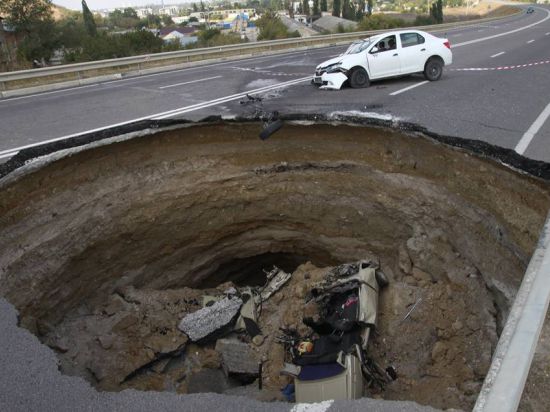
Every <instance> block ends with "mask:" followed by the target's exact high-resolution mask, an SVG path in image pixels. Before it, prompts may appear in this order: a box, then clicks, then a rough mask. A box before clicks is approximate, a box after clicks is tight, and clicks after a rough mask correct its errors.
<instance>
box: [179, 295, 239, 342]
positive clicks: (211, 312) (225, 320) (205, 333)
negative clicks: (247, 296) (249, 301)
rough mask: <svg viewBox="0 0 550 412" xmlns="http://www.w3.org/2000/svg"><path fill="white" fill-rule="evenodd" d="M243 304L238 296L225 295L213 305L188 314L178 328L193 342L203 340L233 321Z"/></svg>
mask: <svg viewBox="0 0 550 412" xmlns="http://www.w3.org/2000/svg"><path fill="white" fill-rule="evenodd" d="M242 304H243V301H242V299H241V298H239V297H237V296H228V297H225V298H223V299H221V300H219V301H217V302H214V304H212V305H211V306H206V307H204V308H202V309H199V310H197V311H196V312H193V313H190V314H188V315H186V316H185V317H184V318H183V319H182V320H181V321H180V323H179V325H178V328H179V330H181V331H182V332H183V333H185V334H186V335H187V336H189V339H191V340H192V341H193V342H196V341H199V340H203V339H205V338H207V337H209V336H210V335H213V334H215V332H217V331H218V330H220V329H222V328H223V327H224V326H226V325H228V324H230V323H231V322H233V321H234V320H235V319H236V316H237V315H238V314H239V310H240V309H241V306H242Z"/></svg>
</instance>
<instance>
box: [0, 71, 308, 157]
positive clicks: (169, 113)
mask: <svg viewBox="0 0 550 412" xmlns="http://www.w3.org/2000/svg"><path fill="white" fill-rule="evenodd" d="M310 80H311V76H307V77H302V78H300V79H296V80H290V81H288V82H283V83H278V84H274V85H271V86H266V87H260V88H259V89H253V90H247V91H245V92H242V93H237V94H232V95H229V96H225V97H220V98H218V99H214V100H209V101H206V102H203V103H198V104H194V105H191V106H186V107H180V108H178V109H173V110H168V111H166V112H161V113H156V114H152V115H149V116H144V117H139V118H137V119H132V120H127V121H125V122H120V123H116V124H110V125H108V126H103V127H98V128H97V129H91V130H85V131H83V132H78V133H73V134H70V135H67V136H62V137H56V138H54V139H49V140H44V141H42V142H38V143H32V144H29V145H26V146H21V147H16V148H13V149H7V150H3V151H0V159H3V158H5V157H11V156H14V155H16V154H17V153H18V152H19V151H20V150H23V149H28V148H31V147H36V146H40V145H43V144H47V143H53V142H59V141H61V140H67V139H71V138H73V137H77V136H82V135H85V134H88V133H94V132H99V131H102V130H106V129H110V128H112V127H118V126H124V125H127V124H130V123H134V122H139V121H141V120H151V119H154V120H160V119H167V118H169V117H172V116H177V115H179V114H183V113H188V112H192V111H195V110H199V109H203V108H205V107H210V106H215V105H217V104H221V103H226V102H229V101H232V100H237V99H240V98H243V97H245V96H246V95H247V94H258V93H263V92H267V91H270V90H275V89H281V88H285V87H287V86H292V85H295V84H298V83H302V82H305V81H310Z"/></svg>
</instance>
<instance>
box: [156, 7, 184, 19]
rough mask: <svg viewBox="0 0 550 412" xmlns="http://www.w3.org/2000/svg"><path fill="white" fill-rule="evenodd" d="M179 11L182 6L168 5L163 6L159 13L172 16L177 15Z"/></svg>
mask: <svg viewBox="0 0 550 412" xmlns="http://www.w3.org/2000/svg"><path fill="white" fill-rule="evenodd" d="M179 13H180V8H179V7H177V6H168V7H163V8H161V9H159V14H160V15H161V16H170V17H172V16H177V15H178V14H179Z"/></svg>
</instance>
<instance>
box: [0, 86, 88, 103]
mask: <svg viewBox="0 0 550 412" xmlns="http://www.w3.org/2000/svg"><path fill="white" fill-rule="evenodd" d="M97 86H99V83H96V84H89V85H87V86H76V87H71V88H70V89H63V90H53V91H51V92H43V93H37V94H29V95H26V96H19V97H12V98H10V99H0V103H4V102H13V101H14V100H21V99H28V98H29V97H34V96H38V95H40V96H44V95H46V94H54V93H61V92H70V91H71V90H78V89H86V88H88V87H97Z"/></svg>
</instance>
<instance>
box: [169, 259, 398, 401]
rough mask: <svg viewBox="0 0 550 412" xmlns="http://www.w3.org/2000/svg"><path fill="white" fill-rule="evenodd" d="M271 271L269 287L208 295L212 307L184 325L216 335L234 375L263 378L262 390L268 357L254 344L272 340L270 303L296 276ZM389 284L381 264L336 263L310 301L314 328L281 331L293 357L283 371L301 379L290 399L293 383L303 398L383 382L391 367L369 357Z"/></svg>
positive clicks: (207, 337) (194, 333)
mask: <svg viewBox="0 0 550 412" xmlns="http://www.w3.org/2000/svg"><path fill="white" fill-rule="evenodd" d="M266 276H267V282H266V284H265V286H264V287H263V288H258V287H257V288H252V287H245V288H235V287H230V288H228V289H227V290H225V291H224V293H223V294H222V295H220V296H204V297H203V306H204V307H203V308H202V309H199V310H197V311H195V312H193V313H190V314H187V315H186V316H185V317H184V318H183V319H182V320H181V322H180V324H179V329H180V330H181V331H182V332H184V333H185V334H186V335H187V336H188V337H189V339H190V340H191V341H193V342H197V343H199V344H200V343H207V342H208V341H213V340H216V343H215V350H216V351H217V352H218V353H220V355H221V363H222V367H223V371H224V373H225V374H226V375H227V376H228V377H232V378H234V379H235V378H236V379H238V380H239V381H240V382H242V383H243V384H248V383H252V382H253V381H254V380H256V379H258V380H259V381H258V386H259V387H260V388H261V386H262V377H261V374H262V361H261V358H260V356H259V355H258V354H257V352H256V351H254V346H259V345H261V343H262V342H263V340H264V339H265V337H264V336H263V334H262V330H261V327H260V324H261V322H260V318H261V307H262V303H264V302H266V301H267V300H268V299H270V298H271V297H272V296H274V295H275V294H276V293H277V292H278V291H279V290H280V289H281V288H283V287H284V285H285V284H286V283H287V282H288V281H289V280H290V278H291V274H289V273H286V272H284V271H282V270H280V269H278V268H277V267H275V268H274V269H273V270H272V271H270V272H267V273H266ZM386 284H387V279H386V277H385V275H384V274H383V273H382V272H381V271H380V270H379V267H378V264H376V263H374V262H371V261H361V262H357V263H351V264H344V265H340V266H337V267H335V268H333V269H331V270H330V271H328V273H326V275H325V277H324V278H323V279H321V280H320V281H319V282H317V283H315V284H314V285H313V287H312V288H310V290H309V291H308V292H307V293H306V296H305V297H304V298H305V299H304V306H306V305H308V304H309V303H313V304H314V305H315V307H316V310H315V311H313V312H311V311H310V312H309V315H311V316H304V317H303V318H302V319H301V321H302V322H303V324H304V325H305V326H306V327H307V329H306V330H307V332H306V333H305V334H301V333H299V332H298V331H297V330H296V329H295V328H284V327H280V330H282V331H283V334H282V335H281V336H278V337H276V341H277V342H279V343H282V344H283V345H284V347H285V352H286V353H287V356H286V358H287V359H286V360H288V362H286V363H285V365H284V367H283V368H282V370H281V374H283V375H287V376H291V377H292V378H293V379H294V385H287V388H286V391H285V393H286V397H287V399H288V400H292V389H294V390H295V400H296V401H297V402H319V401H322V400H327V399H357V398H360V397H362V396H363V394H364V385H365V383H367V384H369V385H372V384H377V385H379V386H382V385H383V384H384V383H385V382H386V381H387V380H388V375H387V373H386V371H384V370H383V369H382V368H380V367H378V366H377V365H376V364H375V363H374V362H373V361H372V360H371V359H369V357H368V355H367V345H368V342H369V336H370V334H371V333H372V330H373V328H375V327H376V323H377V307H378V293H379V290H380V287H383V286H385V285H386ZM222 337H223V338H222ZM280 366H283V365H280ZM289 390H290V392H289Z"/></svg>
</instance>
